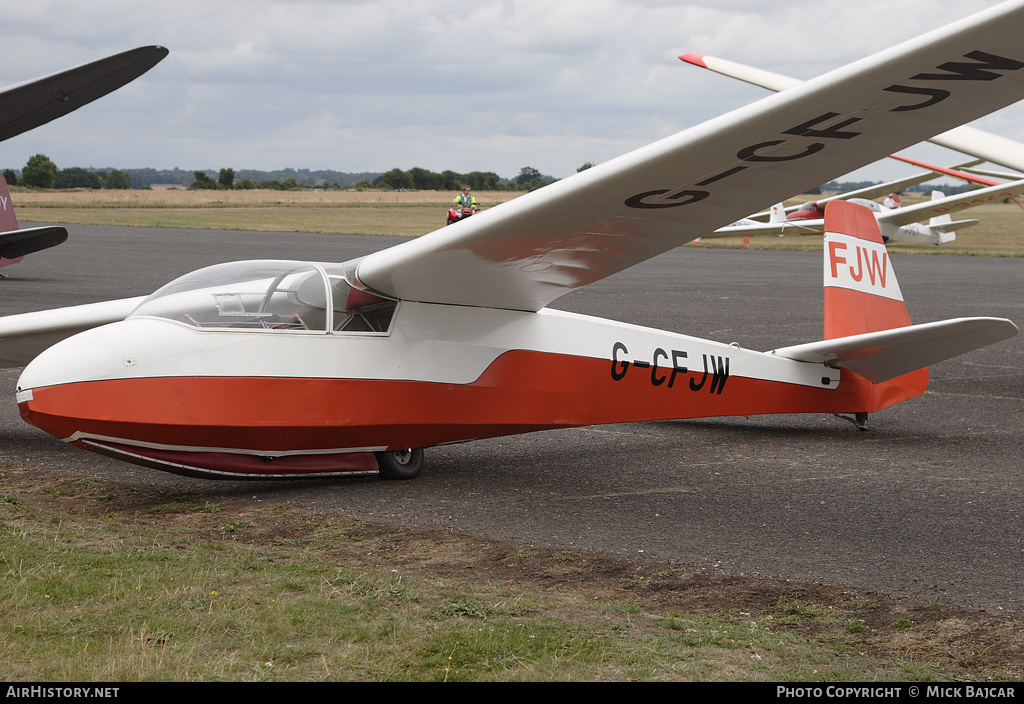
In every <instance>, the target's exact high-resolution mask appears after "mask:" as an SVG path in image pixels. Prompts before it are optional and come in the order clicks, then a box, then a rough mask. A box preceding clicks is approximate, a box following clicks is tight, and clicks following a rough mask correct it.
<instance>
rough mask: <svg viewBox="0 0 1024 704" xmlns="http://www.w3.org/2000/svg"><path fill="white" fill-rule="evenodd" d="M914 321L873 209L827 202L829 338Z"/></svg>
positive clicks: (896, 326) (827, 332) (827, 321)
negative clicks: (905, 302)
mask: <svg viewBox="0 0 1024 704" xmlns="http://www.w3.org/2000/svg"><path fill="white" fill-rule="evenodd" d="M908 325H910V315H909V314H908V313H907V306H906V305H905V304H904V303H903V292H902V291H900V285H899V283H898V282H897V281H896V274H895V273H893V271H892V267H891V265H890V262H889V253H888V251H887V250H886V249H885V244H884V243H883V242H882V235H881V233H880V232H879V230H878V221H877V220H876V218H875V215H874V213H872V212H871V211H870V210H868V209H867V208H865V207H864V206H861V205H857V204H855V203H849V202H846V201H841V200H836V201H832V202H830V203H829V204H828V206H826V208H825V339H826V340H832V339H835V338H837V337H848V336H850V335H860V334H861V333H866V332H878V331H880V330H891V329H893V328H901V327H906V326H908Z"/></svg>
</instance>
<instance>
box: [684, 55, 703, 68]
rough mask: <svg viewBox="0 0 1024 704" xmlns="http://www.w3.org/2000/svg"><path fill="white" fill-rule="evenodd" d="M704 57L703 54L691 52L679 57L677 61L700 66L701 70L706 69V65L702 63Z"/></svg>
mask: <svg viewBox="0 0 1024 704" xmlns="http://www.w3.org/2000/svg"><path fill="white" fill-rule="evenodd" d="M704 56H705V54H697V53H694V52H691V53H689V54H683V55H682V56H680V57H679V59H680V60H681V61H685V62H686V63H688V64H693V65H694V66H700V67H701V68H707V67H708V65H707V64H706V63H704Z"/></svg>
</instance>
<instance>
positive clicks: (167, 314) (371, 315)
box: [129, 260, 398, 335]
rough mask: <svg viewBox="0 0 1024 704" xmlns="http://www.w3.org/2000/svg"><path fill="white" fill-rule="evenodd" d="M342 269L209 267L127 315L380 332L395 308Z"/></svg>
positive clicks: (230, 326)
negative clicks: (359, 286)
mask: <svg viewBox="0 0 1024 704" xmlns="http://www.w3.org/2000/svg"><path fill="white" fill-rule="evenodd" d="M344 268H345V265H344V264H316V263H313V262H299V261H281V260H257V261H243V262H231V263H227V264H216V265H214V266H210V267H206V268H205V269H199V270H198V271H194V272H191V273H189V274H186V275H184V276H182V277H180V278H177V279H175V280H174V281H172V282H170V283H169V284H167V285H166V286H163V287H162V288H160V289H159V290H157V291H156V292H155V293H153V294H152V295H150V296H149V297H148V298H146V299H145V300H144V301H143V302H142V303H141V304H140V305H139V307H138V308H136V309H135V311H134V312H133V313H132V314H131V315H130V316H129V317H130V318H162V319H166V320H171V321H174V322H177V323H181V324H183V325H188V326H191V327H197V328H201V329H204V330H207V329H208V330H217V331H232V330H237V331H245V332H253V331H266V332H270V333H302V334H323V333H327V332H333V333H369V334H378V335H379V334H387V332H388V331H389V329H390V327H391V322H392V320H393V319H394V314H395V310H396V308H397V305H398V302H397V301H393V300H389V299H386V298H382V297H380V296H376V295H373V294H370V293H366V292H364V291H361V290H359V289H356V288H353V287H352V286H351V285H350V284H349V283H348V281H347V280H346V278H345V272H344Z"/></svg>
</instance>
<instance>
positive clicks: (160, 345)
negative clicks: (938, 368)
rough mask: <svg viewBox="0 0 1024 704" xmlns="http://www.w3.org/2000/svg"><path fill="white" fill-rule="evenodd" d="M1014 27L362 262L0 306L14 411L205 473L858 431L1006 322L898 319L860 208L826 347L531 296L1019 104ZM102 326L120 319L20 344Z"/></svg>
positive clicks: (700, 130)
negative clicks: (647, 429)
mask: <svg viewBox="0 0 1024 704" xmlns="http://www.w3.org/2000/svg"><path fill="white" fill-rule="evenodd" d="M1021 31H1024V2H1021V1H1019V0H1018V1H1016V2H1013V3H1008V4H1005V5H1001V6H999V7H997V8H993V9H991V10H989V11H986V12H983V13H980V14H979V15H976V16H974V17H971V18H968V19H966V20H964V21H961V22H959V23H956V24H954V25H951V26H949V27H946V28H944V29H941V30H938V31H936V32H932V33H930V34H928V35H925V36H924V37H921V38H918V39H915V40H913V41H911V42H908V43H907V44H904V45H902V46H899V47H896V48H894V49H891V50H889V51H885V52H883V53H881V54H879V55H877V56H874V57H871V58H868V59H865V60H862V61H859V62H857V63H855V64H852V65H850V66H847V67H845V68H843V69H840V70H838V71H835V72H833V73H832V74H830V75H829V76H827V77H823V78H822V79H819V80H816V81H811V82H808V83H807V84H805V85H803V86H799V87H797V88H794V89H792V90H789V91H786V92H785V93H783V94H779V95H775V96H771V97H769V98H767V99H765V100H763V101H761V102H759V103H757V104H755V105H751V106H748V107H746V108H743V109H740V110H737V111H735V112H733V113H731V114H728V115H725V116H723V117H721V118H718V119H716V120H713V121H711V122H709V123H706V124H704V125H700V126H698V127H695V128H692V129H689V130H687V131H685V132H682V133H680V134H677V135H675V136H673V137H669V138H667V139H664V140H662V141H659V142H656V143H654V144H652V145H650V146H648V147H645V148H642V149H639V150H637V151H635V152H632V153H630V154H627V155H625V156H623V157H620V158H618V159H616V160H613V161H611V162H607V163H605V164H602V165H599V166H597V167H594V168H592V169H588V170H586V171H583V172H581V173H578V174H576V175H574V176H572V177H570V178H567V179H565V180H562V181H559V182H557V183H554V184H552V185H550V186H547V187H545V188H542V189H540V190H537V191H534V192H532V193H529V194H527V195H524V196H522V197H520V198H517V199H515V200H513V201H510V202H508V203H505V204H502V205H499V206H497V207H494V208H492V209H490V210H487V211H485V212H483V213H480V214H479V215H475V216H473V217H472V218H470V219H468V220H464V221H461V222H459V223H456V224H454V225H451V226H449V227H444V228H442V229H440V230H438V231H435V232H433V233H430V234H428V235H425V236H423V237H420V238H419V239H416V240H412V241H409V242H406V243H403V244H400V245H397V246H395V247H391V248H389V249H385V250H383V251H380V252H376V253H374V254H371V255H368V256H366V257H363V258H361V259H358V260H355V261H349V262H344V263H341V264H318V263H312V262H281V261H255V262H236V263H232V264H222V265H218V266H214V267H209V268H207V269H202V270H199V271H197V272H194V273H192V274H189V275H186V276H184V277H181V278H179V279H177V280H176V281H173V282H171V283H169V284H167V285H166V286H164V287H163V288H161V289H160V290H158V291H157V292H155V293H154V294H152V295H151V296H149V297H148V298H146V299H145V300H144V301H143V302H142V303H141V304H138V305H137V306H136V304H137V303H138V302H137V301H136V300H134V299H129V300H123V301H112V302H108V303H104V304H95V305H92V306H80V307H77V308H73V309H64V310H58V311H45V312H43V313H31V314H23V315H19V316H10V317H8V318H2V319H0V358H2V359H3V361H4V362H6V363H7V364H8V365H10V366H17V365H19V364H24V363H26V362H28V361H29V360H30V359H31V358H32V357H35V359H34V360H32V361H31V363H30V364H28V366H27V367H26V368H25V370H24V372H23V373H22V375H21V378H20V380H19V382H18V392H17V400H18V405H19V408H20V410H21V413H22V416H23V417H24V418H25V420H27V421H28V422H29V423H32V424H34V425H36V426H38V427H39V428H42V429H43V430H45V431H46V432H48V433H50V434H52V435H54V436H56V437H58V438H61V439H63V440H65V441H66V442H69V443H72V444H74V445H76V446H78V447H82V448H85V449H89V450H93V451H96V452H100V453H104V454H107V455H111V456H113V457H117V458H120V459H123V460H126V461H129V462H134V463H138V464H143V465H147V466H152V467H156V468H159V469H163V470H167V471H171V472H178V473H183V474H192V475H199V476H207V477H220V478H268V477H296V476H299V477H311V476H326V475H336V474H343V473H345V472H373V471H378V470H379V471H380V472H381V473H382V474H383V475H384V476H388V477H396V478H407V477H411V476H415V475H416V474H417V473H418V472H419V469H420V466H421V464H422V448H424V447H429V446H433V445H438V444H442V443H451V442H460V441H465V440H472V439H476V438H484V437H493V436H499V435H505V434H512V433H524V432H529V431H535V430H543V429H551V428H565V427H573V426H583V425H591V424H597V423H616V422H623V421H638V420H653V419H663V418H694V417H706V416H721V415H751V414H760V413H839V414H854V415H855V416H858V417H859V418H858V421H859V422H861V423H862V422H863V415H864V414H867V413H871V412H873V411H876V410H878V409H881V408H885V407H887V406H889V405H891V404H894V403H897V402H899V401H903V400H905V399H909V398H912V397H914V396H917V395H919V394H921V393H922V392H923V391H924V388H925V385H926V383H927V369H926V368H925V367H927V365H929V364H932V363H934V362H937V361H940V360H943V359H947V358H949V357H950V356H954V355H956V354H960V353H963V352H967V351H970V350H973V349H976V348H978V347H981V346H983V345H986V344H989V343H992V342H995V341H998V340H1002V339H1006V338H1008V337H1011V336H1013V335H1015V334H1016V333H1017V328H1016V326H1015V325H1014V324H1013V323H1012V322H1010V321H1008V320H1002V319H994V318H968V319H957V320H950V321H941V322H935V323H927V324H924V325H910V324H909V318H908V316H907V313H906V309H905V307H904V305H903V302H902V295H901V293H900V290H899V286H898V284H897V282H896V279H895V275H894V274H893V271H892V266H891V262H890V261H889V258H888V255H887V253H886V251H885V247H884V244H883V243H882V241H881V237H880V234H879V231H878V225H877V222H876V219H875V217H874V215H873V214H872V213H871V212H870V211H869V210H867V209H865V208H863V207H861V206H858V205H855V204H848V203H843V202H836V203H832V204H830V205H829V206H828V208H827V210H826V214H825V217H826V221H827V222H826V229H827V230H828V231H829V233H830V234H829V235H828V237H827V238H826V239H825V263H824V275H825V286H826V304H825V336H824V337H825V339H824V340H822V341H818V342H812V343H809V344H806V345H799V346H794V347H788V348H785V349H777V350H774V351H769V352H758V351H752V350H745V349H740V348H738V347H736V346H732V345H725V344H720V343H717V342H712V341H708V340H702V339H697V338H693V337H688V336H685V335H680V334H675V333H670V332H664V331H660V330H654V329H650V328H643V327H639V326H635V325H629V324H626V323H620V322H615V321H610V320H602V319H598V318H592V317H588V316H583V315H575V314H571V313H566V312H560V311H557V310H552V309H549V308H547V307H546V306H547V305H548V304H549V303H551V302H552V301H553V300H555V299H557V298H558V297H559V296H562V295H563V294H565V293H568V292H570V291H572V290H574V289H576V288H579V287H582V286H586V285H588V284H590V283H592V282H594V281H597V280H600V279H602V278H604V277H607V276H610V275H612V274H614V273H616V272H619V271H622V270H623V269H626V268H627V267H630V266H633V265H634V264H636V263H638V262H641V261H644V260H646V259H648V258H650V257H654V256H656V255H658V254H660V253H662V252H665V251H667V250H669V249H672V248H674V247H677V246H679V245H681V244H684V243H686V242H689V241H691V240H693V239H695V238H697V237H700V236H701V235H704V234H706V233H708V232H711V231H713V230H715V229H716V228H718V227H722V226H724V225H726V224H728V223H730V222H733V221H735V220H736V219H738V218H739V217H742V216H743V215H744V214H745V213H751V212H756V211H757V210H759V209H760V208H763V207H765V206H767V205H769V204H771V203H774V202H778V201H779V200H782V199H784V198H786V197H788V196H790V195H792V194H793V193H800V192H803V191H805V190H806V189H807V188H810V187H812V186H817V185H819V184H821V183H824V182H826V181H828V180H830V179H833V178H836V177H838V176H840V175H842V174H844V173H848V172H849V171H851V170H853V169H855V168H858V167H860V166H862V165H864V164H866V163H870V162H871V161H874V160H876V159H879V158H882V157H884V156H886V155H887V154H889V153H892V152H894V151H896V150H898V149H901V148H903V147H905V146H908V145H910V144H913V143H915V142H918V141H921V140H922V139H925V138H927V137H929V136H931V135H933V134H936V133H938V132H941V131H943V130H948V129H950V128H951V127H954V126H956V125H959V124H962V123H964V122H966V121H968V120H972V119H975V118H976V117H979V116H981V115H984V114H987V113H989V112H991V111H993V110H997V109H999V108H1000V107H1003V106H1005V105H1009V104H1011V103H1013V102H1016V101H1017V100H1020V99H1021V98H1024V48H1022V47H1021V45H1020V42H1019V39H1018V38H1019V36H1020V34H1021ZM922 96H924V97H922ZM127 311H131V312H130V314H127ZM125 315H127V318H126V319H124V320H121V318H123V317H124V316H125ZM104 317H107V318H108V319H109V320H110V321H115V320H116V321H119V322H112V323H111V324H109V325H105V326H102V327H96V328H95V329H90V330H86V331H85V332H82V333H80V334H78V335H75V336H74V337H70V338H68V339H65V340H63V341H62V342H59V343H57V344H55V345H53V346H52V347H50V348H49V349H45V351H42V352H41V354H38V356H36V354H37V352H39V351H40V349H41V348H42V347H46V345H48V344H49V343H50V342H52V340H53V338H54V337H55V336H59V335H61V334H65V330H63V329H61V328H60V326H61V325H65V326H67V328H68V329H71V328H74V327H78V328H83V327H88V326H89V325H93V324H96V323H98V322H99V321H101V320H102V319H103V318H104Z"/></svg>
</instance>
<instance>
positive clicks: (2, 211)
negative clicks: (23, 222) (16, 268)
mask: <svg viewBox="0 0 1024 704" xmlns="http://www.w3.org/2000/svg"><path fill="white" fill-rule="evenodd" d="M67 238H68V231H67V230H66V229H64V228H63V227H54V226H50V227H32V228H28V229H25V230H22V229H21V228H20V226H19V225H18V218H17V216H16V215H15V214H14V203H12V202H11V192H10V189H8V187H7V180H6V179H5V178H4V177H3V176H0V266H9V265H11V264H17V263H18V262H20V261H21V260H22V259H24V258H25V255H26V254H32V253H34V252H39V251H42V250H44V249H49V248H50V247H56V246H57V245H59V244H60V243H61V242H63V241H64V240H66V239H67Z"/></svg>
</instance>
